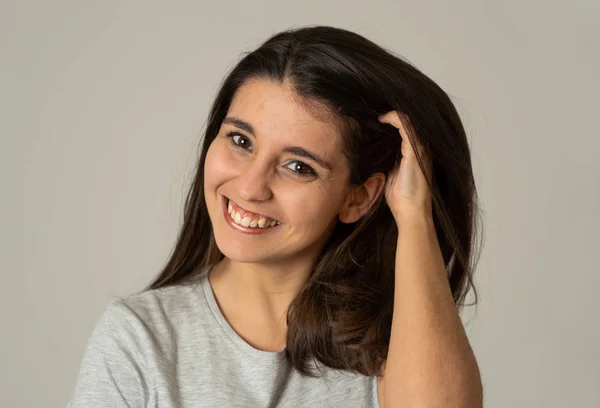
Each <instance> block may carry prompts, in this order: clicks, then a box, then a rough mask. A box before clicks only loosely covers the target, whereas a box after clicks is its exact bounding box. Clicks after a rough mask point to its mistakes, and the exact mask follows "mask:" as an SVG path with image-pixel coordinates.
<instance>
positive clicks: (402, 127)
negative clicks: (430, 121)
mask: <svg viewBox="0 0 600 408" xmlns="http://www.w3.org/2000/svg"><path fill="white" fill-rule="evenodd" d="M378 119H379V121H380V122H381V123H387V124H390V125H392V126H394V127H395V128H396V129H398V133H400V137H401V138H402V142H403V143H402V147H401V149H402V156H404V157H407V156H412V157H414V158H416V156H417V155H416V153H415V149H414V148H413V144H412V143H410V141H409V136H408V135H409V128H410V129H411V130H413V132H411V133H412V134H413V135H415V132H414V128H413V126H412V125H411V123H410V118H409V117H408V116H407V115H404V114H398V112H397V111H390V112H387V113H386V114H384V115H380V116H379V117H378ZM410 139H412V141H413V142H414V144H415V147H416V149H417V150H418V153H419V156H420V157H421V159H422V160H423V162H424V165H425V170H426V174H427V176H428V177H429V176H431V172H432V171H433V170H432V165H431V160H430V159H429V157H428V156H427V155H426V154H425V147H424V146H423V143H421V141H420V140H419V139H418V138H417V137H416V136H415V137H412V138H410ZM404 142H407V143H404Z"/></svg>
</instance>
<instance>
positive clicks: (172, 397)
mask: <svg viewBox="0 0 600 408" xmlns="http://www.w3.org/2000/svg"><path fill="white" fill-rule="evenodd" d="M398 163H399V165H398ZM476 210H477V208H476V190H475V185H474V181H473V174H472V168H471V160H470V153H469V146H468V143H467V139H466V136H465V131H464V129H463V127H462V124H461V122H460V119H459V116H458V114H457V112H456V110H455V108H454V106H453V105H452V103H451V101H450V99H449V98H448V96H447V95H446V94H445V93H444V92H443V91H442V90H441V89H440V88H439V87H438V86H437V85H436V84H435V83H434V82H433V81H431V80H430V79H429V78H427V77H426V76H425V75H424V74H422V73H421V72H419V71H418V70H417V69H416V68H414V67H413V66H411V65H410V64H408V63H406V62H404V61H402V60H401V59H399V58H398V57H396V56H394V55H392V54H391V53H389V52H387V51H385V50H384V49H383V48H381V47H379V46H377V45H376V44H374V43H372V42H371V41H369V40H367V39H365V38H363V37H361V36H359V35H357V34H355V33H352V32H349V31H346V30H342V29H336V28H332V27H308V28H301V29H295V30H289V31H286V32H282V33H279V34H277V35H274V36H273V37H272V38H270V39H269V40H267V41H266V42H265V43H263V44H262V45H261V46H260V47H259V48H258V49H257V50H255V51H253V52H251V53H248V54H247V55H245V56H244V58H243V59H242V60H241V61H240V62H239V63H238V64H237V66H236V67H235V68H234V69H233V70H232V72H231V73H229V75H228V76H227V78H226V79H225V81H224V83H223V85H222V87H221V90H220V92H219V93H218V95H217V97H216V100H215V102H214V105H213V107H212V110H211V112H210V116H209V119H208V126H207V129H206V134H205V135H204V138H203V144H202V153H201V154H200V159H199V162H198V167H197V173H196V176H195V179H194V182H193V185H192V187H191V190H190V192H189V195H188V198H187V201H186V206H185V216H184V224H183V227H182V230H181V233H180V235H179V238H178V241H177V244H176V246H175V249H174V252H173V254H172V255H171V258H170V259H169V261H168V263H167V265H166V267H165V268H164V270H163V271H162V273H161V274H160V275H159V276H158V278H156V280H155V281H154V282H153V283H152V284H151V285H150V286H149V287H148V288H147V290H145V291H144V292H142V293H140V294H137V295H134V296H129V297H127V298H124V299H117V300H114V301H113V302H112V303H111V304H110V305H109V307H108V309H107V310H106V312H105V314H104V315H103V317H102V319H101V320H100V322H99V323H98V325H97V327H96V328H95V330H94V332H93V334H92V336H91V339H90V342H89V344H88V347H87V349H86V352H85V355H84V357H83V361H82V366H81V371H80V374H79V377H78V380H77V385H76V388H75V391H74V393H73V396H72V398H71V403H70V404H71V406H72V407H101V406H102V407H108V406H110V407H117V406H128V407H150V406H152V407H201V406H202V407H275V406H278V407H304V406H312V407H376V406H380V407H385V408H393V407H407V406H411V407H413V406H415V407H429V406H436V407H438V406H444V407H477V406H481V405H482V387H481V380H480V375H479V371H478V367H477V363H476V361H475V357H474V355H473V352H472V350H471V347H470V345H469V342H468V340H467V337H466V335H465V331H464V329H463V327H462V324H461V321H460V319H459V315H458V311H457V306H462V304H463V301H464V299H465V295H466V294H467V292H468V291H469V289H470V288H472V271H473V266H472V265H471V260H472V258H474V256H473V252H474V251H473V244H474V239H473V237H474V236H475V223H474V221H475V219H476V215H477V211H476ZM473 289H474V288H473Z"/></svg>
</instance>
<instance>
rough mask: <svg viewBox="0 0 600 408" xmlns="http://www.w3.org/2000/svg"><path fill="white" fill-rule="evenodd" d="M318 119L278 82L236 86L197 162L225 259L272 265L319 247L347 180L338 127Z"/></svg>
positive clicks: (311, 253)
mask: <svg viewBox="0 0 600 408" xmlns="http://www.w3.org/2000/svg"><path fill="white" fill-rule="evenodd" d="M323 117H327V115H323ZM324 120H325V119H318V118H315V117H314V116H313V115H312V114H311V113H310V112H309V111H307V110H306V109H305V108H303V106H302V105H301V104H299V103H298V102H297V101H296V96H295V95H294V94H293V93H292V92H291V91H290V89H289V88H288V87H287V86H285V85H280V84H277V83H274V82H270V81H268V80H259V79H255V80H251V81H248V82H247V83H245V84H244V85H243V86H242V87H240V88H239V90H238V92H237V94H236V96H235V98H234V99H233V101H232V104H231V107H230V109H229V111H228V113H227V116H226V118H225V120H224V121H223V123H222V125H221V128H220V130H219V133H218V135H217V137H216V138H215V140H214V141H213V142H212V144H211V145H210V147H209V149H208V152H207V155H206V162H205V167H204V177H205V179H204V195H205V198H206V204H207V207H208V212H209V216H210V220H211V222H212V226H213V231H214V235H215V239H216V242H217V245H218V247H219V249H220V250H221V252H223V254H224V255H225V256H226V257H228V258H230V259H232V260H235V261H238V262H245V263H257V262H260V263H272V262H281V261H289V260H293V259H298V260H300V259H308V258H314V257H315V256H316V255H317V253H318V252H319V251H320V249H321V248H322V245H323V244H324V241H325V240H326V239H327V237H328V235H329V233H330V232H331V230H332V227H333V226H334V225H335V223H336V221H337V215H338V214H339V212H340V210H341V209H342V208H343V206H344V202H345V199H346V195H347V191H348V181H349V165H348V162H347V159H346V158H345V156H344V155H343V152H342V147H341V143H340V135H339V129H338V127H337V126H336V125H335V123H334V122H333V121H328V120H327V121H324ZM261 227H264V228H261Z"/></svg>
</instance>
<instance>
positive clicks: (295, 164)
mask: <svg viewBox="0 0 600 408" xmlns="http://www.w3.org/2000/svg"><path fill="white" fill-rule="evenodd" d="M285 167H287V168H288V169H290V170H291V171H293V172H294V173H296V174H298V175H300V176H316V175H317V173H316V172H315V171H314V170H313V168H312V167H310V166H309V165H307V164H305V163H302V162H301V161H297V160H293V161H290V162H288V163H286V165H285Z"/></svg>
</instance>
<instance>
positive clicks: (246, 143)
mask: <svg viewBox="0 0 600 408" xmlns="http://www.w3.org/2000/svg"><path fill="white" fill-rule="evenodd" d="M227 136H229V137H230V138H231V140H232V142H233V144H234V145H235V146H237V147H240V148H242V149H246V150H250V151H252V149H253V147H252V142H251V141H250V139H249V138H248V137H246V136H244V135H242V134H241V133H235V132H233V133H229V134H228V135H227Z"/></svg>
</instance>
